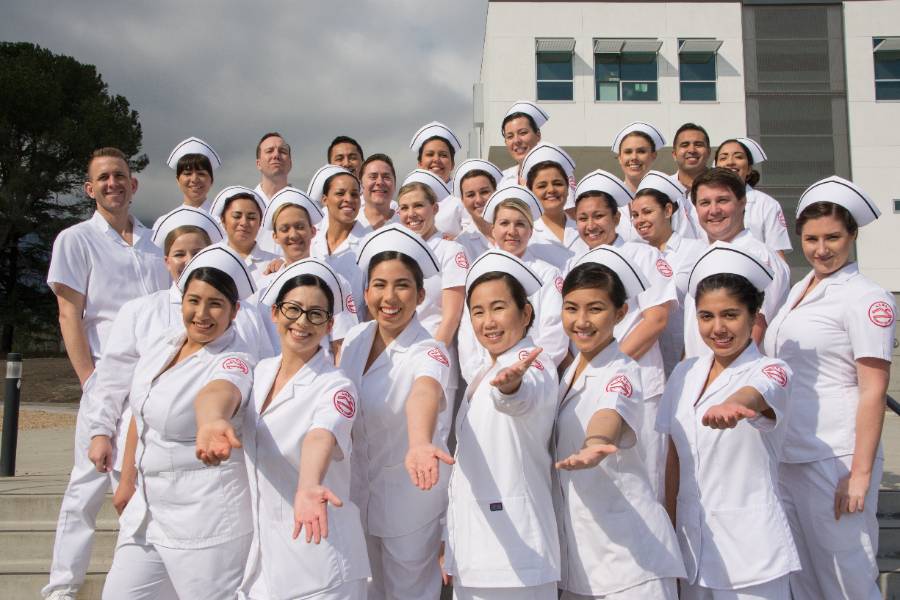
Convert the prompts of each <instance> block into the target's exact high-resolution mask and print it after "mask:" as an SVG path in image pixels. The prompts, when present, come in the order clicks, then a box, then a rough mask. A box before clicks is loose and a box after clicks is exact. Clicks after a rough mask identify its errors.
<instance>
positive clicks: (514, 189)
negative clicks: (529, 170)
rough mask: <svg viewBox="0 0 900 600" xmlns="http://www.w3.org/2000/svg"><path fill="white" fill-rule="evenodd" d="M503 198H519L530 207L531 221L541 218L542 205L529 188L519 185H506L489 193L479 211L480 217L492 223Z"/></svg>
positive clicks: (542, 212)
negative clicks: (489, 195) (480, 211)
mask: <svg viewBox="0 0 900 600" xmlns="http://www.w3.org/2000/svg"><path fill="white" fill-rule="evenodd" d="M504 200H519V201H520V202H524V203H525V204H526V205H527V206H528V208H530V209H531V220H532V221H537V220H538V219H540V218H541V215H543V214H544V207H543V206H541V203H540V201H538V199H537V197H536V196H535V195H534V194H532V193H531V190H529V189H528V188H526V187H523V186H521V185H507V186H505V187H502V188H500V189H499V190H497V191H496V192H494V193H493V194H491V197H490V198H488V201H487V202H485V204H484V210H483V211H482V213H481V217H482V218H483V219H484V220H485V221H487V222H488V223H493V222H494V214H495V213H496V212H497V207H498V206H499V205H500V203H501V202H503V201H504Z"/></svg>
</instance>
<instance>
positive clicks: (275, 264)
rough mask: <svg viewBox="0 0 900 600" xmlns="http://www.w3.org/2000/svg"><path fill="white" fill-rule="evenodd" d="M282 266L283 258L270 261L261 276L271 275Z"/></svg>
mask: <svg viewBox="0 0 900 600" xmlns="http://www.w3.org/2000/svg"><path fill="white" fill-rule="evenodd" d="M283 264H284V259H283V258H275V259H272V262H270V263H269V264H268V265H266V269H265V271H263V275H271V274H272V273H275V272H276V271H278V269H280V268H281V265H283Z"/></svg>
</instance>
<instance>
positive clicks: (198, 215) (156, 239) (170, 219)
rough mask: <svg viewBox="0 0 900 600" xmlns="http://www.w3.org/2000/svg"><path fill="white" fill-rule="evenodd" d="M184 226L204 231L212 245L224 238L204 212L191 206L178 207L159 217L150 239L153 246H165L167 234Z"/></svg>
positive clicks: (217, 225) (218, 228)
mask: <svg viewBox="0 0 900 600" xmlns="http://www.w3.org/2000/svg"><path fill="white" fill-rule="evenodd" d="M185 225H191V226H193V227H199V228H200V229H202V230H203V231H205V232H206V235H208V236H209V239H210V240H211V241H212V243H213V244H215V243H216V242H221V241H222V239H223V237H224V236H223V234H222V229H221V228H220V227H219V224H218V223H216V220H215V219H214V218H213V217H211V216H209V214H208V213H207V212H206V211H205V210H200V209H199V208H194V207H193V206H179V207H178V208H176V209H175V210H171V211H169V212H167V213H166V214H164V215H163V216H162V217H160V219H159V223H158V224H157V226H156V229H154V230H153V236H152V237H151V238H150V239H151V240H152V241H153V243H154V244H156V245H157V246H159V247H160V248H163V247H164V246H165V245H166V238H167V237H169V234H170V233H172V232H173V231H174V230H176V229H178V228H179V227H184V226H185Z"/></svg>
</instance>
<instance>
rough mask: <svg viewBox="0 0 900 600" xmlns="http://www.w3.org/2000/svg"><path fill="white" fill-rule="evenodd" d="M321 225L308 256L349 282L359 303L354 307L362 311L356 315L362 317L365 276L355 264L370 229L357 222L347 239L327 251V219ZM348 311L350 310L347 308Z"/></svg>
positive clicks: (363, 311) (363, 312)
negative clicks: (323, 262) (323, 263)
mask: <svg viewBox="0 0 900 600" xmlns="http://www.w3.org/2000/svg"><path fill="white" fill-rule="evenodd" d="M321 225H322V226H321V227H320V228H319V229H318V230H317V231H316V235H315V237H313V239H312V245H311V246H310V249H309V255H310V256H311V257H313V258H318V259H320V260H323V261H325V263H326V264H327V265H328V266H329V267H331V268H332V269H334V270H335V271H336V272H337V273H339V274H340V275H343V276H344V278H345V279H346V280H347V281H349V282H350V287H351V289H352V291H353V299H354V300H355V301H356V300H358V301H359V304H358V305H357V304H356V303H355V302H354V307H355V309H356V310H359V311H362V312H359V313H357V314H359V315H364V314H365V310H364V307H365V301H364V298H365V296H364V295H363V292H364V291H365V283H366V275H365V273H362V272H361V271H360V269H359V266H357V264H356V259H357V258H358V257H359V248H360V246H361V245H362V241H363V238H365V237H366V235H367V234H368V233H369V232H371V229H369V228H368V227H365V226H364V225H362V223H360V222H359V221H357V222H356V223H354V224H353V228H352V229H351V230H350V233H349V235H348V236H347V239H345V240H344V241H343V242H341V244H340V245H339V246H338V247H337V248H335V249H334V250H329V249H328V238H327V237H326V234H327V233H328V221H327V219H325V220H323V221H322V223H321ZM348 310H350V309H349V308H348ZM351 312H352V311H351Z"/></svg>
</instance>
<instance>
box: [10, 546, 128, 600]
mask: <svg viewBox="0 0 900 600" xmlns="http://www.w3.org/2000/svg"><path fill="white" fill-rule="evenodd" d="M55 535H56V534H55V532H54V531H8V530H7V531H0V569H2V572H6V573H9V572H11V570H12V571H13V572H18V573H44V574H47V573H49V572H50V561H51V559H52V557H53V538H54V536H55ZM118 535H119V533H118V532H117V531H113V530H99V531H97V532H96V533H95V534H94V549H93V551H92V552H91V569H92V570H94V571H97V572H100V571H106V570H108V569H109V566H110V564H111V563H112V556H113V552H114V551H115V548H116V539H117V538H118ZM0 598H4V596H3V595H2V594H0Z"/></svg>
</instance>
